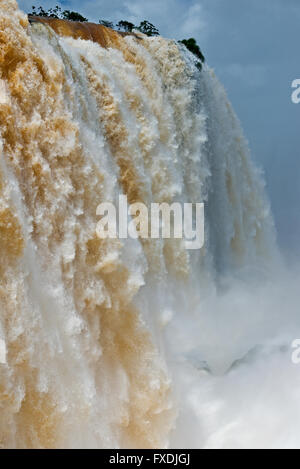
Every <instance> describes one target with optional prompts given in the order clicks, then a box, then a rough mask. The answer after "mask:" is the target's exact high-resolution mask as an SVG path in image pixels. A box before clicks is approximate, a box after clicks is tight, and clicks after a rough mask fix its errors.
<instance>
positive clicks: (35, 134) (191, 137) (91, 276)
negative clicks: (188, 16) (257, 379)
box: [0, 0, 278, 448]
mask: <svg viewBox="0 0 300 469" xmlns="http://www.w3.org/2000/svg"><path fill="white" fill-rule="evenodd" d="M45 23H46V24H42V23H41V22H36V23H33V24H31V25H29V24H28V20H27V17H25V16H24V15H23V14H22V13H21V12H20V11H19V10H18V7H17V4H16V2H15V1H14V0H5V1H4V0H0V77H1V81H0V145H1V146H0V149H1V150H0V151H1V160H0V161H1V162H0V170H1V174H0V177H1V181H0V192H1V194H0V258H1V262H0V275H1V285H0V339H1V341H2V343H3V344H4V345H3V346H4V348H5V350H4V352H5V353H4V355H5V360H4V362H3V363H2V364H0V444H1V446H2V447H5V448H8V447H15V448H32V447H34V448H53V447H55V448H60V447H67V448H76V447H77V448H78V447H83V448H89V447H96V448H99V447H100V448H105V447H108V448H111V447H127V448H129V447H165V446H167V445H168V444H173V445H175V446H176V445H178V446H180V443H181V444H185V445H187V446H188V445H189V444H190V445H191V446H194V445H198V446H201V445H202V446H205V445H206V444H207V445H208V446H209V445H210V446H213V444H214V442H212V441H209V442H208V443H207V440H206V439H205V438H204V437H203V435H202V434H201V431H200V430H199V433H198V434H197V441H191V442H190V443H189V442H188V441H185V440H184V439H181V437H180V435H179V434H178V431H176V419H177V418H179V419H180V418H183V419H184V418H185V416H187V415H188V413H189V411H190V410H189V409H187V408H186V407H188V406H189V404H188V401H187V400H186V403H185V402H184V399H185V397H184V393H185V390H184V389H183V388H184V386H185V385H186V386H189V387H190V386H191V385H190V381H189V378H187V377H186V376H187V375H186V373H187V372H186V371H185V372H184V371H182V370H183V368H184V369H185V370H187V369H193V370H194V371H193V373H198V372H199V373H200V372H201V373H205V369H208V368H213V367H215V368H216V369H220V368H222V365H220V360H219V359H218V357H215V359H213V358H212V357H211V363H208V362H209V360H210V358H209V357H210V354H209V353H208V348H209V347H208V348H207V347H206V348H205V345H207V344H206V343H205V333H206V332H207V331H208V329H211V328H213V325H212V323H209V319H208V318H209V314H208V311H214V312H216V310H221V309H222V308H223V307H224V310H226V309H227V310H228V304H229V303H230V304H232V303H231V300H230V294H228V293H227V296H226V294H225V298H224V297H223V300H224V303H222V297H221V299H219V296H218V295H219V293H218V292H219V290H220V291H222V292H223V294H224V291H227V292H228V291H229V290H230V287H229V284H230V282H231V279H234V278H237V277H239V278H244V279H246V280H247V281H248V279H249V277H251V274H253V272H254V273H255V277H256V278H258V277H259V278H263V277H264V276H266V275H268V272H269V271H270V270H271V269H272V268H273V267H274V264H275V262H277V261H278V254H277V250H276V245H275V239H274V233H273V223H272V218H271V216H270V210H269V206H268V203H267V201H266V199H265V196H264V187H263V182H262V179H261V176H260V174H259V172H258V171H257V170H256V169H255V168H254V166H253V164H252V162H251V160H250V156H249V151H248V148H247V144H246V142H245V139H244V137H243V133H242V131H241V128H240V125H239V122H238V120H237V118H236V117H235V115H234V112H233V111H232V108H231V105H230V103H229V102H228V100H227V97H226V94H225V92H224V90H223V88H222V86H221V85H220V84H219V82H218V81H217V79H216V77H215V75H214V73H213V72H212V71H211V70H210V69H209V68H207V67H205V68H204V69H203V70H202V71H201V72H200V71H199V70H198V69H197V67H196V66H195V64H194V59H193V56H192V55H191V54H190V53H189V52H187V50H186V49H185V48H184V47H183V46H181V45H179V44H177V43H176V42H175V41H170V40H166V39H162V38H147V37H145V36H143V35H139V37H136V36H133V35H129V36H124V37H123V36H121V35H120V34H118V33H116V32H113V31H112V30H109V29H107V28H104V27H102V26H93V25H90V26H88V25H81V26H80V25H77V26H76V24H74V25H71V23H66V22H60V21H58V22H54V23H55V24H54V23H53V25H52V26H53V27H50V26H49V24H47V21H45ZM88 27H90V31H89V30H88V29H87V28H88ZM76 28H77V29H76ZM80 28H81V29H80ZM92 33H93V34H94V36H95V34H96V33H97V34H98V36H97V34H96V36H97V37H96V39H95V37H94V36H93V34H92ZM86 39H94V41H92V40H86ZM101 42H102V43H101ZM103 46H105V47H103ZM119 194H126V195H127V197H128V200H129V202H130V203H133V202H143V203H145V204H146V205H149V204H150V203H151V202H159V203H162V202H167V203H171V202H174V201H180V202H193V203H197V202H198V203H199V202H204V203H205V205H206V227H205V231H206V244H205V247H204V248H203V249H202V250H200V251H195V252H189V251H186V250H185V248H184V245H183V243H182V242H181V241H180V240H174V239H172V240H165V241H162V240H143V241H142V242H140V241H139V240H130V239H128V240H112V239H105V240H100V239H99V238H98V237H97V236H96V224H97V222H98V217H97V215H96V210H97V206H98V205H99V204H100V203H101V202H113V203H115V204H117V200H118V197H119ZM241 288H242V287H241ZM228 295H229V297H228ZM249 296H251V295H250V294H249ZM224 314H226V313H225V312H224ZM210 317H211V318H212V317H213V318H216V316H213V315H212V316H210ZM210 320H211V319H210ZM219 345H220V344H219ZM248 345H249V347H248ZM249 348H251V345H250V344H247V345H245V350H241V351H240V352H241V353H246V352H247V350H248V349H249ZM235 358H237V357H235ZM233 361H234V357H233V354H230V353H229V354H228V365H230V364H231V363H232V362H233ZM225 362H226V360H225ZM226 363H227V362H226ZM223 365H224V363H223ZM225 368H226V366H225ZM199 370H200V371H199ZM201 370H202V371H201ZM178 372H179V373H181V372H182V376H183V379H182V380H180V379H179V378H178V377H177V376H176V375H177V374H178ZM207 373H208V372H207ZM201 376H202V375H201ZM208 376H209V375H208ZM205 379H208V378H207V377H206V378H205ZM211 379H212V378H211ZM193 380H195V376H194V375H193ZM193 382H194V381H193ZM209 385H211V386H212V384H209ZM199 386H200V387H201V382H200V383H199ZM204 386H205V387H206V388H207V386H208V384H207V382H206V381H205V383H204ZM203 401H204V400H203ZM184 409H185V410H186V413H185V411H184ZM202 411H203V409H202V410H201V406H199V415H196V414H197V412H194V411H193V413H194V416H193V418H194V420H195V419H196V423H195V422H194V421H193V425H194V427H195V426H196V427H195V428H197V424H198V423H197V422H200V423H201V419H202V418H203V419H204V420H205V412H204V411H203V412H202ZM178 414H179V417H178ZM180 415H183V417H180ZM206 417H207V415H206ZM209 425H211V423H208V426H209ZM170 438H171V440H170ZM221 440H222V439H221ZM221 440H220V441H221ZM170 441H171V443H170ZM215 441H216V440H215ZM222 441H223V440H222ZM216 444H218V441H216Z"/></svg>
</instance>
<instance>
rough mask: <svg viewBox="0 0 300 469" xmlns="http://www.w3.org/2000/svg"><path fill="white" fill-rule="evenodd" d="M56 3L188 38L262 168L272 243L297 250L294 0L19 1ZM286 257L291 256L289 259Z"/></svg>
mask: <svg viewBox="0 0 300 469" xmlns="http://www.w3.org/2000/svg"><path fill="white" fill-rule="evenodd" d="M18 3H19V5H20V7H21V8H22V9H23V10H25V11H30V10H31V6H32V5H34V4H35V5H36V6H39V5H42V6H43V7H46V8H49V7H53V6H55V5H56V4H58V5H60V6H62V7H63V8H64V9H71V10H75V11H78V12H80V13H82V14H83V15H84V16H86V17H87V18H89V20H90V21H94V22H98V20H99V19H104V20H110V21H113V22H117V21H119V20H121V19H122V20H128V21H131V22H133V23H135V24H139V23H140V21H142V20H144V19H147V20H148V21H150V22H152V23H153V24H155V26H156V27H157V28H158V29H159V30H160V32H161V34H162V35H163V36H165V37H169V38H174V39H183V38H189V37H195V38H196V39H197V42H198V43H199V45H200V47H201V49H202V51H203V53H204V55H205V56H206V59H207V62H208V64H209V65H210V66H211V67H212V68H214V69H215V71H216V74H217V75H218V77H219V78H220V80H221V82H222V83H223V84H224V86H225V88H226V90H227V93H228V95H229V98H230V100H231V101H232V103H233V106H234V108H235V110H236V112H237V115H238V116H239V118H240V120H241V122H242V126H243V128H244V131H245V134H246V137H247V139H248V141H249V145H250V149H251V151H252V155H253V158H254V160H255V161H256V163H257V164H258V165H259V166H260V167H261V168H262V169H263V170H264V172H265V178H266V182H267V192H268V195H269V198H270V200H271V204H272V210H273V213H274V216H275V222H276V227H277V231H278V241H279V244H280V245H281V247H282V248H283V250H284V251H285V252H286V253H287V254H288V255H289V256H295V253H296V252H297V253H300V249H299V246H298V244H299V243H298V240H300V205H299V201H300V155H299V146H300V145H299V144H300V133H299V130H298V123H299V120H300V104H298V105H296V104H293V103H292V101H291V94H292V88H291V84H292V82H293V80H295V79H297V78H300V63H299V57H298V55H299V51H298V37H299V24H300V1H299V0H143V1H141V0H127V1H126V0H92V1H91V0H88V1H84V0H66V1H65V0H61V1H60V2H57V1H56V0H53V1H51V0H50V1H49V0H40V1H37V2H35V1H34V0H19V2H18ZM291 258H292V257H290V259H291Z"/></svg>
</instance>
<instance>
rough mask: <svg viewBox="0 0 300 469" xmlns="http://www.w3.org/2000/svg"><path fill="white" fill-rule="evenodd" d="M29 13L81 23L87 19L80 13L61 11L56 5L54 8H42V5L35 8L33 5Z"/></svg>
mask: <svg viewBox="0 0 300 469" xmlns="http://www.w3.org/2000/svg"><path fill="white" fill-rule="evenodd" d="M29 15H30V16H41V17H44V18H55V19H60V20H69V21H79V22H81V23H84V22H86V21H88V19H87V18H85V17H84V16H82V15H81V14H80V13H77V12H76V11H70V10H64V11H63V10H62V9H61V8H60V7H59V6H56V7H55V8H50V9H49V10H44V8H43V7H38V8H36V7H35V6H33V7H32V12H31V13H29Z"/></svg>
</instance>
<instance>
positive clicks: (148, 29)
mask: <svg viewBox="0 0 300 469" xmlns="http://www.w3.org/2000/svg"><path fill="white" fill-rule="evenodd" d="M136 29H138V30H139V31H141V33H143V34H146V35H147V36H159V31H158V29H157V28H156V27H155V26H154V24H152V23H150V22H149V21H146V20H145V21H142V22H141V23H140V25H139V26H138V27H137V28H136Z"/></svg>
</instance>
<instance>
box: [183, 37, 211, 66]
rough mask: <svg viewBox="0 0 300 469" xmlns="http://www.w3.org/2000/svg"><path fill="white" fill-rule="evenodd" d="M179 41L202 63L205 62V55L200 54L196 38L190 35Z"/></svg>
mask: <svg viewBox="0 0 300 469" xmlns="http://www.w3.org/2000/svg"><path fill="white" fill-rule="evenodd" d="M179 42H181V44H184V45H185V47H186V48H187V49H188V50H189V51H191V52H192V53H193V54H194V55H195V56H196V57H198V59H200V60H201V62H202V63H204V62H205V57H204V55H203V54H202V52H201V49H200V47H199V46H198V44H197V41H196V39H194V38H193V37H191V38H190V39H183V40H182V41H179Z"/></svg>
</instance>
